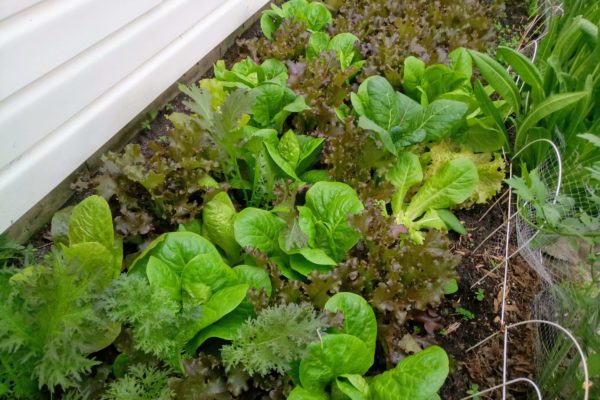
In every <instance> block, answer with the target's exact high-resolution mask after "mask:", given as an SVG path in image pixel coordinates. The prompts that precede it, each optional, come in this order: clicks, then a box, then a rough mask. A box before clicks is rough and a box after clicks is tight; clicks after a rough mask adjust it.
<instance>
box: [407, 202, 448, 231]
mask: <svg viewBox="0 0 600 400" xmlns="http://www.w3.org/2000/svg"><path fill="white" fill-rule="evenodd" d="M411 228H413V229H415V230H419V231H421V230H425V229H436V230H438V231H441V230H446V229H447V226H446V223H445V222H444V221H443V220H442V219H441V218H440V216H439V215H438V213H437V210H434V209H431V208H430V209H429V210H427V211H425V214H423V216H422V217H421V218H419V219H418V220H417V221H415V222H414V225H413V226H411Z"/></svg>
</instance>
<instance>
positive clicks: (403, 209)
mask: <svg viewBox="0 0 600 400" xmlns="http://www.w3.org/2000/svg"><path fill="white" fill-rule="evenodd" d="M387 178H388V179H389V181H390V182H391V183H392V184H393V185H394V187H396V192H395V193H394V196H393V198H392V212H393V214H394V216H395V217H396V221H397V223H398V224H401V225H404V226H406V227H407V228H408V230H409V236H410V238H411V239H412V240H413V241H415V242H416V243H423V233H422V232H421V230H423V229H431V228H433V229H452V230H455V231H457V232H459V233H465V230H464V227H463V226H462V225H461V224H460V221H458V219H457V218H456V217H455V216H454V214H452V213H451V212H450V211H449V210H447V208H449V207H451V206H455V205H459V204H461V203H462V202H464V201H465V200H467V199H468V198H469V197H470V196H471V195H472V194H473V192H474V191H475V187H476V185H477V182H478V181H479V177H478V175H477V167H476V166H475V164H474V163H473V161H472V160H470V159H469V158H466V157H457V158H454V159H452V160H450V161H447V162H445V163H444V164H443V165H441V166H440V167H439V169H437V171H436V174H435V175H433V176H431V177H430V178H429V179H427V180H426V181H425V182H424V183H423V184H422V186H421V187H420V188H419V190H418V191H417V192H416V193H415V194H414V195H413V196H412V197H411V198H410V201H409V202H408V203H406V198H407V194H408V193H409V190H410V189H411V188H412V187H413V186H415V185H417V184H420V183H421V182H422V181H423V171H422V168H421V164H420V162H419V158H418V157H417V156H416V155H415V154H413V153H410V152H402V153H400V154H398V157H397V159H396V163H395V165H394V167H393V168H392V169H391V170H390V171H389V172H388V174H387Z"/></svg>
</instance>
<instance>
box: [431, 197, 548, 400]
mask: <svg viewBox="0 0 600 400" xmlns="http://www.w3.org/2000/svg"><path fill="white" fill-rule="evenodd" d="M501 196H502V195H500V196H499V198H500V197H501ZM488 208H489V206H488V205H484V206H477V207H475V208H473V209H471V210H469V211H463V212H459V213H458V214H459V217H460V218H461V220H462V221H464V223H465V226H466V227H467V228H468V230H469V234H468V235H467V236H465V237H461V238H459V239H458V240H456V241H455V242H454V252H455V253H457V254H460V255H462V261H461V263H460V265H459V267H458V273H459V276H460V282H459V291H458V292H457V293H455V294H453V295H452V296H447V299H446V301H445V302H444V304H442V305H441V306H440V310H441V312H442V313H447V317H446V334H445V335H444V336H441V337H439V338H438V341H439V343H440V345H441V346H442V347H444V349H445V350H446V351H447V352H448V354H449V356H450V357H451V372H450V376H449V377H448V380H447V381H446V384H445V386H444V388H443V389H442V392H441V395H442V398H444V399H448V400H454V399H461V398H463V397H465V396H467V393H466V392H467V391H468V390H469V389H471V387H472V386H471V385H477V386H478V388H479V390H483V389H486V388H489V387H492V386H495V385H499V384H501V383H502V350H503V335H502V334H498V335H497V336H495V337H494V338H493V339H491V340H489V341H486V342H485V343H484V344H482V345H480V346H477V347H476V348H474V349H472V350H471V349H470V348H471V347H472V346H476V345H477V344H478V343H479V342H481V341H483V340H484V339H486V338H488V337H489V336H490V335H493V334H494V333H496V332H499V331H500V311H501V307H502V284H503V273H504V271H503V265H502V264H501V263H502V260H503V259H504V251H505V246H504V243H505V235H506V229H505V227H503V228H502V229H500V230H499V231H498V232H497V233H496V234H494V235H493V236H492V237H491V238H489V239H488V240H487V241H485V242H484V239H486V237H488V235H490V233H492V232H493V231H494V229H496V228H497V227H499V226H501V225H502V224H504V222H505V221H506V215H507V214H506V196H505V197H504V198H503V201H500V202H499V204H498V205H496V206H495V207H493V208H492V209H491V210H490V212H489V213H487V214H485V213H486V212H487V211H488ZM484 214H485V215H484ZM515 250H516V246H515V245H514V243H511V244H510V246H509V252H511V253H512V252H513V251H515ZM495 266H497V267H496V268H495V269H494V267H495ZM508 267H509V268H508V286H507V303H506V323H507V324H510V323H514V322H518V321H523V320H527V319H531V317H532V312H533V303H534V299H535V297H536V295H537V294H538V292H539V290H540V281H539V279H538V277H537V275H536V274H535V272H534V271H533V270H532V269H531V268H530V267H529V266H528V265H527V263H526V262H525V261H524V260H523V259H522V258H521V257H520V256H516V257H514V258H512V259H511V260H510V261H509V266H508ZM486 275H487V277H486V278H485V279H484V280H482V281H481V283H479V284H476V283H477V282H478V281H480V280H481V279H482V278H483V277H484V276H486ZM480 288H481V289H482V291H480V292H479V299H478V296H477V291H478V289H480ZM481 293H483V298H482V299H481ZM459 307H462V308H463V309H466V310H469V311H471V312H472V313H473V315H474V318H473V319H472V320H469V321H466V320H465V318H464V317H463V315H461V314H459V313H457V312H456V311H455V310H456V309H457V308H459ZM535 335H536V331H535V328H534V327H530V326H523V327H518V328H515V329H513V330H511V331H510V335H509V347H508V371H509V372H508V377H509V379H513V378H517V377H528V378H532V377H533V374H534V372H535V339H536V336H535ZM529 389H530V388H528V387H526V386H519V385H517V386H512V387H511V388H510V390H509V392H508V398H514V399H521V398H527V394H528V393H529ZM482 397H484V396H482ZM485 398H493V399H495V398H501V390H500V389H499V390H497V391H495V392H493V393H489V394H487V395H486V396H485Z"/></svg>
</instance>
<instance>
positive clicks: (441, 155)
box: [420, 140, 506, 209]
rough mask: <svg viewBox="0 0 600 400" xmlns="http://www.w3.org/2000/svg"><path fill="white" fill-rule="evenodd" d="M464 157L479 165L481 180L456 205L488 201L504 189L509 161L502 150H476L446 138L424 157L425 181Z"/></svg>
mask: <svg viewBox="0 0 600 400" xmlns="http://www.w3.org/2000/svg"><path fill="white" fill-rule="evenodd" d="M459 157H464V158H468V159H470V160H471V161H473V163H475V167H476V168H477V176H478V181H477V184H476V185H475V190H474V191H473V193H472V194H471V196H469V198H467V200H465V201H463V202H462V203H460V204H458V205H456V206H454V207H453V208H463V209H464V208H468V207H470V206H471V205H473V204H485V203H487V202H488V201H489V200H490V199H491V198H492V197H494V196H495V195H496V194H497V193H498V192H499V191H500V189H501V188H502V182H503V180H504V176H505V170H506V163H505V161H504V158H503V157H502V155H501V154H499V153H474V152H473V151H471V150H470V149H469V148H468V147H466V146H464V145H456V144H453V143H452V142H451V141H450V140H445V141H442V142H439V143H436V144H434V145H431V146H429V149H428V150H427V151H426V152H424V153H423V154H422V155H421V157H420V162H421V165H423V166H425V167H424V170H423V180H428V179H429V178H430V177H432V176H435V175H437V174H438V173H439V170H440V168H441V167H442V166H443V165H444V164H445V163H446V162H448V161H450V160H453V159H456V158H459Z"/></svg>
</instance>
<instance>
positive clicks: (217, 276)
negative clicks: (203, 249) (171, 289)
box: [181, 255, 239, 297]
mask: <svg viewBox="0 0 600 400" xmlns="http://www.w3.org/2000/svg"><path fill="white" fill-rule="evenodd" d="M197 283H200V284H202V285H206V286H208V287H209V288H210V290H211V291H212V292H213V293H215V292H218V291H219V290H222V289H223V288H225V287H227V286H232V285H235V284H237V283H239V280H238V276H237V275H236V273H235V272H234V271H233V269H232V268H231V267H230V266H229V265H227V264H225V263H224V262H223V261H222V260H221V258H220V257H210V256H206V255H199V256H196V257H194V258H193V259H191V260H190V262H188V263H187V264H186V266H185V268H184V269H183V272H182V273H181V285H182V286H183V288H184V289H185V290H187V289H188V288H192V287H193V286H194V285H195V284H197ZM188 292H190V295H192V297H193V290H192V291H188Z"/></svg>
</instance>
